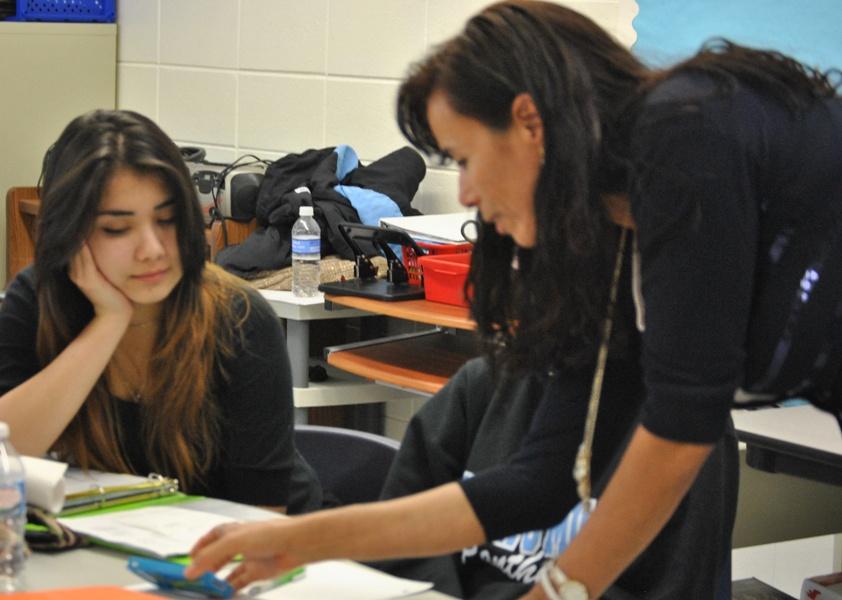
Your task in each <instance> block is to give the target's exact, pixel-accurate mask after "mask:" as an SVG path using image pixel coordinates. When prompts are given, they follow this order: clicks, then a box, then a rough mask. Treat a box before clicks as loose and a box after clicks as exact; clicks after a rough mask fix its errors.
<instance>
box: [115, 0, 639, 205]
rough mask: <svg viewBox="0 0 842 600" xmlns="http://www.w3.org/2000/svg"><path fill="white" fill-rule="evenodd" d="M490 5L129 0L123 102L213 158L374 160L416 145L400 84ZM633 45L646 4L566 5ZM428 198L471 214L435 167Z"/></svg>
mask: <svg viewBox="0 0 842 600" xmlns="http://www.w3.org/2000/svg"><path fill="white" fill-rule="evenodd" d="M489 1H490V0H308V1H307V2H303V1H301V0H118V11H117V15H118V17H117V18H118V25H119V42H118V62H119V64H118V70H117V78H118V106H119V107H121V108H130V109H133V110H137V111H139V112H142V113H144V114H147V115H148V116H150V117H152V118H153V119H155V120H156V121H158V123H160V125H161V126H162V127H163V128H164V130H166V131H167V133H169V134H170V136H172V137H173V139H175V140H176V141H177V142H178V143H180V144H183V145H196V146H202V147H204V148H205V149H206V150H207V152H208V157H209V158H210V159H211V160H218V161H231V160H233V159H235V158H236V157H238V156H240V155H242V154H246V153H249V152H252V153H256V154H258V155H260V156H262V157H266V158H277V157H279V156H281V155H283V154H286V153H289V152H302V151H304V150H306V149H308V148H320V147H325V146H329V145H335V144H339V143H345V144H350V145H351V146H353V147H354V149H355V150H356V151H357V153H358V154H359V156H360V158H361V159H362V160H363V161H364V162H368V161H371V160H373V159H376V158H379V157H380V156H383V155H384V154H386V153H388V152H391V151H392V150H394V149H396V148H398V147H400V146H403V145H405V143H406V142H405V140H404V139H403V137H402V136H401V135H400V133H399V132H398V129H397V126H396V124H395V118H394V102H395V93H396V90H397V87H398V85H399V82H400V79H401V77H402V76H403V74H404V73H405V71H406V68H407V67H408V66H409V64H410V63H411V62H413V61H415V60H419V59H420V58H422V57H423V55H424V54H425V53H426V51H427V50H428V49H429V48H430V46H431V45H434V44H436V43H439V42H441V41H444V40H445V39H446V38H448V37H450V36H451V35H453V34H455V33H457V32H458V30H459V29H460V27H461V26H462V25H463V24H464V22H465V20H466V19H467V18H468V17H469V16H470V15H472V14H473V13H475V12H477V11H478V10H479V9H481V8H482V7H483V6H485V5H486V4H488V3H489ZM560 3H562V4H567V5H570V6H572V7H574V8H576V9H579V10H581V11H582V12H584V13H586V14H588V15H589V16H591V17H592V18H594V19H596V20H597V21H598V22H599V23H600V24H601V25H603V26H604V27H605V28H607V29H608V30H609V31H612V32H614V33H615V35H617V36H618V37H619V38H620V39H621V40H623V41H624V42H625V43H628V44H630V43H631V42H632V41H633V40H634V33H633V30H632V27H631V19H632V18H633V16H634V15H635V14H636V12H637V4H636V2H635V0H565V1H562V2H560ZM415 204H416V206H417V207H418V208H419V209H420V210H422V211H423V212H428V213H430V212H453V211H458V210H461V207H460V206H459V205H458V202H457V201H456V175H455V173H454V172H453V171H452V170H449V169H446V168H431V169H430V170H429V171H428V174H427V177H426V179H425V180H424V182H423V183H422V186H421V189H420V190H419V193H418V196H417V197H416V200H415Z"/></svg>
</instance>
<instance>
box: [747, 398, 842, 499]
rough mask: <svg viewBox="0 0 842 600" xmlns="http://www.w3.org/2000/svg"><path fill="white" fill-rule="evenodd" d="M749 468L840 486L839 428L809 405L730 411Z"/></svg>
mask: <svg viewBox="0 0 842 600" xmlns="http://www.w3.org/2000/svg"><path fill="white" fill-rule="evenodd" d="M731 414H732V416H733V419H734V426H735V428H736V430H737V436H738V438H739V439H740V441H742V442H745V443H746V447H747V455H746V461H747V462H748V464H749V465H750V466H752V467H756V468H759V469H762V470H764V471H770V472H780V473H787V474H789V475H796V476H801V477H805V478H808V479H813V480H816V481H823V482H826V483H835V484H839V485H842V431H840V429H839V424H838V423H837V421H836V419H835V418H834V417H833V416H832V415H831V414H829V413H826V412H823V411H820V410H818V409H817V408H814V407H813V406H792V407H786V408H767V409H759V410H734V411H732V413H731Z"/></svg>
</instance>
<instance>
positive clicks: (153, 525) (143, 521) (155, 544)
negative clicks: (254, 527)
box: [59, 506, 236, 558]
mask: <svg viewBox="0 0 842 600" xmlns="http://www.w3.org/2000/svg"><path fill="white" fill-rule="evenodd" d="M235 521H236V519H234V518H232V517H225V516H222V515H214V514H211V513H207V512H202V511H198V510H190V509H188V508H179V507H173V506H150V507H146V508H137V509H133V510H124V511H117V512H110V513H106V514H103V515H94V516H90V517H75V518H74V517H67V518H64V519H59V522H60V523H61V524H62V525H65V526H66V527H69V528H70V529H72V530H73V531H75V532H77V533H80V534H82V535H85V536H88V537H91V538H94V539H96V540H100V541H102V542H107V543H110V544H117V545H119V546H123V547H126V548H132V549H135V550H139V551H141V552H143V553H147V554H152V555H155V556H158V557H161V558H167V557H169V556H181V555H184V554H189V552H190V549H191V548H192V547H193V546H194V545H195V543H196V542H198V541H199V538H200V537H202V536H203V535H204V534H205V533H207V532H208V531H209V530H210V529H212V528H213V527H216V526H217V525H221V524H223V523H232V522H235Z"/></svg>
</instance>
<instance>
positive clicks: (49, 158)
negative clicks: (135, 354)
mask: <svg viewBox="0 0 842 600" xmlns="http://www.w3.org/2000/svg"><path fill="white" fill-rule="evenodd" d="M119 168H128V169H131V170H134V171H136V172H137V173H140V174H144V175H151V176H155V177H158V178H159V179H160V180H161V181H162V182H163V183H164V185H165V186H166V187H167V189H168V191H169V192H170V194H171V197H172V199H173V200H174V211H175V221H176V231H177V239H178V247H179V253H180V259H181V266H182V271H183V276H182V278H181V281H180V282H179V283H178V284H177V285H176V287H175V289H174V290H173V291H172V292H171V293H170V295H169V296H168V297H167V298H166V300H165V301H164V307H163V310H162V311H161V321H160V323H159V327H158V337H157V339H156V341H155V345H154V348H153V352H152V362H151V363H150V367H149V373H150V381H151V387H150V388H149V389H148V390H147V393H148V395H149V401H148V403H147V404H145V405H144V421H143V424H142V429H143V436H142V439H144V441H145V443H146V444H147V447H146V448H145V449H144V450H145V453H146V455H147V456H148V457H149V461H150V463H151V466H152V467H153V468H155V469H157V470H158V471H159V472H161V473H164V474H169V475H173V476H177V477H179V478H180V479H182V481H183V482H184V484H185V485H187V486H189V485H190V484H191V483H193V482H197V481H200V480H201V478H202V475H203V473H204V472H205V471H207V469H208V468H209V465H210V464H211V462H212V460H213V458H214V452H215V450H214V448H215V443H214V442H215V440H216V439H217V437H218V429H219V424H218V414H217V411H216V410H215V408H214V405H213V403H209V402H207V399H208V395H209V394H211V393H212V388H213V372H214V365H215V364H216V362H217V360H218V358H219V356H220V354H226V353H230V352H231V345H232V340H231V337H230V335H226V333H225V332H226V331H228V330H230V329H231V328H230V327H221V326H220V323H225V322H228V323H230V322H232V321H234V320H235V319H236V318H238V317H235V315H233V313H232V312H231V309H230V308H229V307H230V306H231V302H230V299H229V298H228V296H230V294H231V293H232V292H231V290H234V289H237V286H236V285H235V284H233V283H232V281H231V280H230V279H229V278H227V277H226V276H225V275H224V274H220V273H219V272H218V270H210V271H209V270H208V269H206V268H205V236H204V221H203V218H202V214H201V209H200V207H199V202H198V199H197V197H196V191H195V188H194V186H193V184H192V182H191V180H190V175H189V172H188V170H187V167H186V165H185V163H184V161H183V160H182V158H181V154H180V151H179V149H178V147H177V146H176V145H175V144H174V143H173V142H172V141H171V140H170V138H169V137H167V135H166V134H165V133H164V132H163V131H161V129H160V128H159V127H158V126H157V125H156V124H155V123H153V122H152V121H151V120H149V119H148V118H146V117H144V116H142V115H139V114H137V113H134V112H130V111H110V110H97V111H92V112H89V113H86V114H84V115H82V116H80V117H77V118H76V119H74V120H73V121H71V123H70V124H69V125H67V127H66V128H65V129H64V131H63V132H62V133H61V135H60V136H59V138H58V140H57V141H56V143H55V144H54V145H53V146H52V147H51V148H50V150H49V151H48V152H47V154H46V156H45V157H44V166H43V171H42V175H41V182H40V190H39V194H40V197H41V210H40V215H39V224H38V234H37V239H36V244H35V276H36V288H37V295H38V304H39V311H40V314H39V319H38V333H37V352H38V357H39V360H40V361H41V364H42V366H45V365H47V364H49V363H50V362H51V361H52V360H53V359H54V358H55V357H56V356H57V355H58V354H59V353H60V352H61V351H62V350H63V349H64V348H65V347H66V346H67V345H68V344H69V343H70V342H71V341H72V340H73V339H75V338H76V337H77V336H78V335H79V333H80V332H81V331H82V329H83V328H84V327H85V325H87V323H88V322H89V321H90V320H91V318H92V317H93V307H92V305H91V303H90V302H89V301H88V299H87V298H86V297H85V296H84V295H83V294H82V292H81V291H80V290H79V288H77V287H76V285H75V284H73V283H72V282H71V281H70V278H69V276H68V264H69V262H70V258H71V257H72V256H74V255H75V254H76V253H77V252H78V251H79V249H80V248H81V246H82V244H83V242H84V241H85V240H86V239H87V238H88V237H89V235H90V234H91V232H92V230H93V227H94V221H95V218H96V214H97V209H98V207H99V203H100V199H101V196H102V192H103V190H104V189H105V186H106V184H107V182H108V181H109V179H110V178H111V177H112V175H113V174H114V172H115V171H116V170H117V169H119ZM111 369H112V366H109V368H106V370H105V372H104V373H103V375H102V376H101V377H100V379H99V381H98V382H97V384H96V385H95V386H94V389H93V390H92V392H91V394H90V396H89V397H88V398H87V399H86V401H85V403H84V404H83V405H82V408H81V409H80V410H79V412H78V413H77V414H76V416H75V417H74V418H73V420H72V421H71V422H70V424H69V425H68V427H67V428H66V429H65V431H64V432H63V433H62V434H61V436H60V437H59V439H58V440H57V442H56V444H55V447H54V449H55V450H57V451H58V452H59V453H60V454H62V455H64V456H66V457H67V458H69V459H72V460H74V461H75V462H77V463H78V464H80V466H82V467H85V468H87V467H92V468H99V469H109V470H119V471H129V470H131V465H129V464H128V461H127V458H126V456H125V455H124V454H123V453H122V450H121V445H120V439H121V432H120V424H119V422H118V419H117V418H116V413H115V408H114V405H113V401H112V398H111V394H110V392H109V379H110V377H111V375H110V373H111Z"/></svg>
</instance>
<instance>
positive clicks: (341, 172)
mask: <svg viewBox="0 0 842 600" xmlns="http://www.w3.org/2000/svg"><path fill="white" fill-rule="evenodd" d="M334 152H336V157H337V158H336V179H338V180H339V181H342V180H343V179H345V177H346V176H347V175H348V173H350V172H351V171H353V170H354V169H356V168H357V167H359V166H360V159H359V157H358V156H357V153H356V152H355V151H354V149H353V148H351V146H348V145H346V144H340V145H339V146H337V147H336V149H334Z"/></svg>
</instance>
